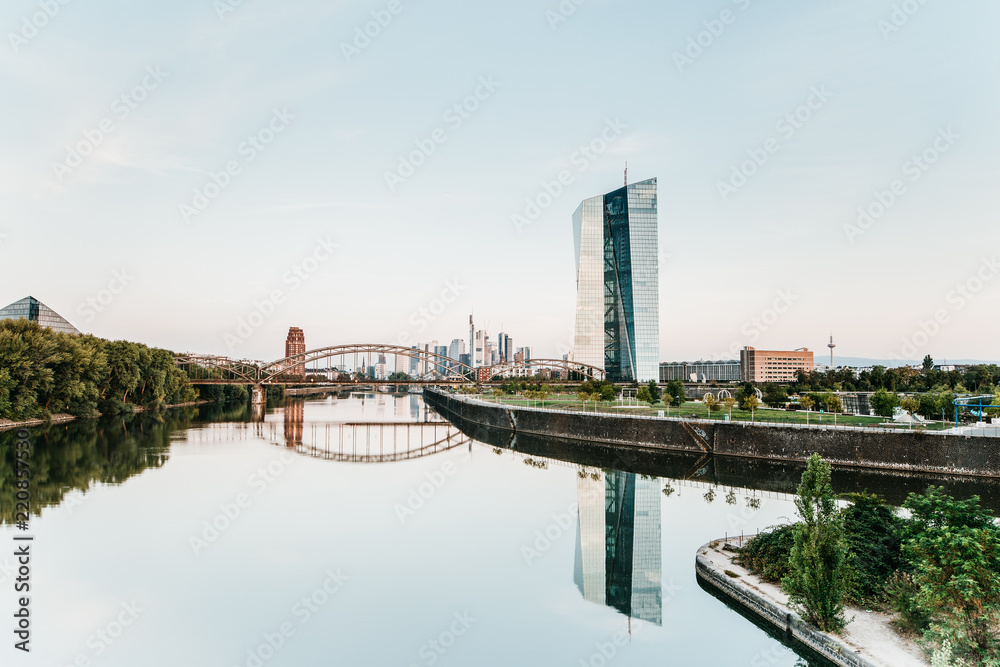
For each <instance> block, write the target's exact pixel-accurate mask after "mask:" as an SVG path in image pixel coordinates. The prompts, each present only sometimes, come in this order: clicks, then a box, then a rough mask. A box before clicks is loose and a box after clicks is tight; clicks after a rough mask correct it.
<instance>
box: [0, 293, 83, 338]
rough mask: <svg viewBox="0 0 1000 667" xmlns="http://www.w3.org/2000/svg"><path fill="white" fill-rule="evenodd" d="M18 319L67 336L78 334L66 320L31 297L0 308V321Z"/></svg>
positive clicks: (78, 331)
mask: <svg viewBox="0 0 1000 667" xmlns="http://www.w3.org/2000/svg"><path fill="white" fill-rule="evenodd" d="M20 319H25V320H29V321H31V322H37V323H38V324H40V325H42V326H43V327H47V328H49V329H52V330H53V331H61V332H62V333H68V334H79V333H80V330H79V329H77V328H76V327H75V326H73V325H72V324H70V323H69V321H67V320H66V318H64V317H63V316H62V315H60V314H59V313H57V312H56V311H54V310H52V309H51V308H49V307H48V306H46V305H45V304H44V303H42V302H41V301H39V300H38V299H36V298H35V297H33V296H26V297H24V298H23V299H20V300H18V301H15V302H14V303H12V304H10V305H8V306H5V307H4V308H0V320H20Z"/></svg>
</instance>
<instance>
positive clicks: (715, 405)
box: [701, 392, 720, 416]
mask: <svg viewBox="0 0 1000 667" xmlns="http://www.w3.org/2000/svg"><path fill="white" fill-rule="evenodd" d="M701 402H702V403H704V404H705V407H706V408H708V414H709V416H711V415H712V413H713V412H715V411H716V410H718V409H720V408H719V399H718V398H716V397H715V394H713V393H711V392H709V393H707V394H705V397H704V398H703V399H701Z"/></svg>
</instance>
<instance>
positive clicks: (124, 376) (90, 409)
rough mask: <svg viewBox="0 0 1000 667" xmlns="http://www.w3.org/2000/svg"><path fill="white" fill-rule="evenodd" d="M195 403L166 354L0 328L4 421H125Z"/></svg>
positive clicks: (24, 326)
mask: <svg viewBox="0 0 1000 667" xmlns="http://www.w3.org/2000/svg"><path fill="white" fill-rule="evenodd" d="M197 398H198V393H197V392H196V390H195V389H194V388H193V387H192V386H191V384H190V383H189V382H188V379H187V376H186V375H185V374H184V372H183V371H181V370H180V369H178V368H177V366H176V365H175V364H174V355H173V353H171V352H169V351H167V350H162V349H157V348H151V347H147V346H146V345H141V344H139V343H131V342H128V341H108V340H104V339H102V338H97V337H95V336H89V335H74V334H66V333H62V332H58V331H53V330H52V329H48V328H46V327H42V326H39V325H38V324H37V323H35V322H30V321H28V320H25V319H20V320H3V321H0V419H9V420H12V421H26V420H29V419H47V418H49V417H50V416H51V415H54V414H62V413H65V414H70V415H74V416H77V417H91V416H95V415H97V414H99V413H100V414H122V413H128V412H134V411H135V410H136V409H137V408H141V409H157V408H160V407H163V406H165V405H170V404H177V403H187V402H190V401H194V400H196V399H197Z"/></svg>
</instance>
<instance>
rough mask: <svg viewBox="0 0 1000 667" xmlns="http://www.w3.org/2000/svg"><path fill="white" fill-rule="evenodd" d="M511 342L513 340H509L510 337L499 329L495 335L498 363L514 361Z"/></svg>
mask: <svg viewBox="0 0 1000 667" xmlns="http://www.w3.org/2000/svg"><path fill="white" fill-rule="evenodd" d="M512 344H513V341H512V340H511V337H510V336H508V335H507V334H505V333H504V332H502V331H501V332H500V333H499V334H498V335H497V354H498V355H499V357H500V360H499V363H510V362H512V361H514V353H513V351H512V350H511V345H512Z"/></svg>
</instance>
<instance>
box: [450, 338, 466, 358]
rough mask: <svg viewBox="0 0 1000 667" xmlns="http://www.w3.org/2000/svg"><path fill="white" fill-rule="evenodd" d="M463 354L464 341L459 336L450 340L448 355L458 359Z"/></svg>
mask: <svg viewBox="0 0 1000 667" xmlns="http://www.w3.org/2000/svg"><path fill="white" fill-rule="evenodd" d="M463 354H465V341H464V340H462V339H461V338H456V339H454V340H453V341H451V345H450V346H449V347H448V356H449V357H451V358H452V359H454V360H455V361H458V360H459V359H460V358H461V357H462V355H463Z"/></svg>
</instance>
